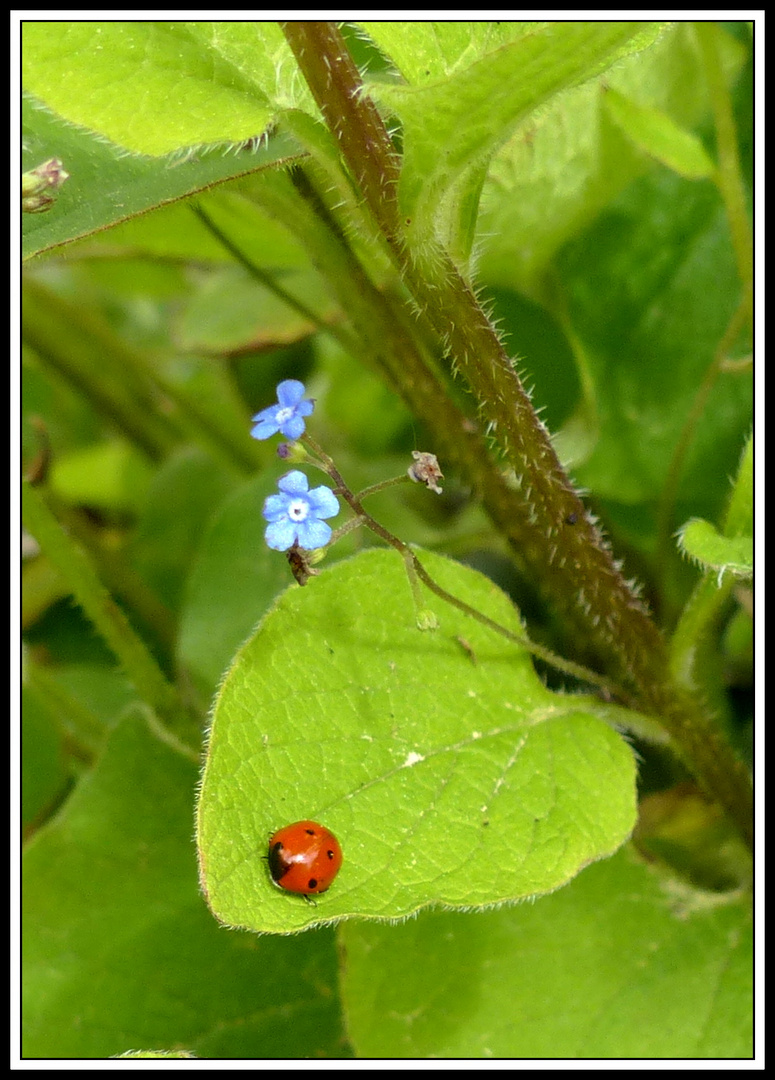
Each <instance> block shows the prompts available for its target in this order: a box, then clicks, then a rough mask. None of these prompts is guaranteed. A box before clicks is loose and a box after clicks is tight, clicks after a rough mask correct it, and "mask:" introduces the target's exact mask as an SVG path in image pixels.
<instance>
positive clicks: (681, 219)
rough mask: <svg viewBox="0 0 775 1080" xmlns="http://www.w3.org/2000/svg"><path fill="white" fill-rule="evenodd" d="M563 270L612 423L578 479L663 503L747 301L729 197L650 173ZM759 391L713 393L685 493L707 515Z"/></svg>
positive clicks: (606, 492) (725, 380)
mask: <svg viewBox="0 0 775 1080" xmlns="http://www.w3.org/2000/svg"><path fill="white" fill-rule="evenodd" d="M657 231H658V232H659V236H660V242H659V244H655V242H654V237H655V234H656V233H657ZM559 265H560V275H561V278H562V283H563V289H564V290H566V295H567V296H568V297H569V305H570V309H571V317H572V320H573V325H574V329H575V330H576V332H577V333H578V335H579V337H580V338H581V340H582V341H583V343H584V347H585V351H586V353H587V356H588V358H589V366H590V372H591V375H592V378H593V379H594V383H595V390H596V395H597V401H598V414H599V418H600V438H599V440H598V442H597V445H596V446H595V449H594V451H593V452H592V454H591V455H590V457H589V458H588V460H587V461H585V462H584V463H583V465H581V466H579V467H578V469H577V476H578V479H579V481H580V482H581V483H583V484H585V485H587V486H589V488H590V489H592V490H593V491H595V492H596V493H597V494H598V495H600V496H601V497H603V498H606V499H611V500H613V501H617V502H620V503H626V504H630V505H632V504H635V503H638V502H649V501H655V500H656V499H658V498H659V496H660V494H661V492H662V488H663V484H664V480H665V476H666V474H667V471H668V469H669V467H670V462H671V461H672V457H673V454H674V453H675V447H676V445H677V444H678V441H679V438H680V436H681V432H682V429H683V426H684V424H685V423H686V418H687V416H688V415H689V413H690V410H691V409H692V407H693V405H694V402H695V399H696V395H697V392H698V388H699V386H700V385H701V383H702V379H703V377H704V375H705V372H706V371H707V369H708V367H709V365H710V364H711V362H712V360H713V357H714V355H715V352H716V350H717V348H718V344H719V342H720V340H721V338H722V336H723V334H724V331H725V330H726V328H727V325H728V322H729V320H730V319H731V317H732V315H733V313H734V310H735V307H736V306H737V303H738V297H739V294H740V284H739V278H738V275H737V268H736V264H735V260H734V254H733V251H732V247H731V244H730V238H729V228H728V224H727V220H726V215H725V213H724V208H723V205H722V203H721V201H720V197H719V195H718V191H717V190H716V188H715V186H714V185H711V184H710V183H709V182H707V181H704V182H703V181H700V182H698V183H691V182H689V181H688V180H685V179H683V178H682V177H679V176H677V175H676V174H674V173H671V172H668V171H666V170H660V171H655V172H653V173H651V174H650V175H648V176H644V177H641V179H639V180H638V181H636V182H635V183H634V184H632V185H631V186H630V187H629V188H628V189H627V191H625V192H623V193H622V195H620V196H619V198H618V199H617V200H616V201H615V202H614V203H612V204H611V206H610V207H609V209H608V210H607V211H606V212H605V213H604V214H602V215H601V216H600V217H599V218H598V220H597V222H596V223H595V224H594V225H593V226H592V227H591V228H590V229H588V230H587V231H586V232H584V233H582V234H580V235H579V236H578V237H577V238H576V239H575V240H574V241H573V242H571V243H569V244H567V245H566V247H565V248H564V250H563V252H562V254H561V255H560V257H559ZM751 390H752V385H751V380H750V379H749V378H747V377H746V376H745V375H740V374H739V373H735V372H728V373H727V372H725V373H722V375H721V376H720V377H719V379H718V380H717V382H716V384H715V386H714V388H713V390H712V391H711V394H710V396H709V398H708V402H707V405H706V407H705V411H704V413H703V417H702V423H701V424H699V425H698V426H697V430H696V433H695V436H694V438H693V440H692V444H691V448H690V452H689V454H688V455H687V460H686V466H685V468H684V471H683V477H682V485H681V489H680V497H681V498H683V497H685V493H686V492H691V498H692V506H691V509H692V511H693V512H695V513H698V514H701V515H703V516H707V517H709V518H711V517H716V516H718V514H719V513H720V512H721V509H722V506H723V503H724V502H725V500H726V498H727V494H728V487H727V484H726V481H725V480H724V477H725V476H728V475H730V474H731V473H732V472H733V471H734V470H735V469H736V467H737V462H738V460H739V454H740V446H741V445H742V443H743V439H744V438H745V435H746V434H747V432H748V431H749V430H750V425H751V410H752V394H751ZM666 403H669V407H667V406H666ZM687 516H688V515H687Z"/></svg>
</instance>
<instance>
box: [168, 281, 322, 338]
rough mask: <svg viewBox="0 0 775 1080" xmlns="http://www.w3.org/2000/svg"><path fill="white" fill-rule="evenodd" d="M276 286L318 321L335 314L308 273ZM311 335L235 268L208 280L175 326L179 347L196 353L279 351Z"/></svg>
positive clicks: (304, 323)
mask: <svg viewBox="0 0 775 1080" xmlns="http://www.w3.org/2000/svg"><path fill="white" fill-rule="evenodd" d="M278 282H279V284H280V285H282V287H283V288H284V289H286V290H287V291H288V292H289V293H290V294H291V295H292V296H293V297H294V298H296V299H298V300H299V301H300V302H303V303H304V304H305V305H307V306H308V307H309V308H311V309H312V311H314V312H315V314H316V315H318V316H319V317H320V319H321V320H324V321H333V320H334V319H335V318H336V317H337V316H338V315H339V312H338V309H337V308H336V306H335V305H334V303H333V301H332V300H331V298H330V296H329V294H328V293H327V291H326V290H325V288H324V286H323V282H322V279H321V278H320V275H319V274H317V273H316V272H315V271H314V270H312V269H306V270H297V271H293V272H290V273H287V274H283V275H282V276H279V275H278ZM316 329H317V326H316V324H315V323H313V322H311V321H310V320H309V319H306V318H305V317H304V316H303V315H302V314H301V313H300V312H298V311H297V310H295V309H294V308H292V307H291V306H290V305H289V304H287V303H286V302H285V301H284V300H282V299H281V298H280V297H278V296H276V295H275V294H274V293H273V292H271V291H270V290H269V289H268V288H266V287H265V286H263V285H261V284H259V283H258V282H257V281H256V280H255V278H253V277H252V276H251V275H250V274H248V272H247V270H245V269H243V268H242V267H241V266H230V267H224V269H223V270H221V271H220V272H216V273H213V274H210V275H209V277H207V278H206V279H205V280H204V281H203V282H202V284H201V287H200V288H198V289H197V290H196V291H195V292H194V294H193V296H192V297H191V298H190V299H189V301H188V303H187V305H186V308H185V310H184V312H183V314H182V317H181V321H180V325H179V330H178V334H179V339H180V344H181V347H182V348H184V349H186V350H191V351H199V352H215V353H221V352H239V351H243V352H248V351H252V350H255V351H258V350H261V349H272V348H280V347H282V346H284V345H291V344H294V343H295V342H296V341H299V340H301V339H302V338H304V337H309V335H310V334H312V333H313V332H314V331H315V330H316Z"/></svg>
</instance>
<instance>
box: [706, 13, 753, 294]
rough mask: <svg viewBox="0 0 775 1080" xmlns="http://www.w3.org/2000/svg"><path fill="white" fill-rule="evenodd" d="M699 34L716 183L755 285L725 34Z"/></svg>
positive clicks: (742, 268) (741, 262) (746, 281)
mask: <svg viewBox="0 0 775 1080" xmlns="http://www.w3.org/2000/svg"><path fill="white" fill-rule="evenodd" d="M695 33H696V34H697V40H698V42H699V45H700V51H701V53H702V59H703V62H704V65H705V77H706V78H707V80H708V89H709V90H710V101H711V107H712V108H713V119H714V121H715V124H716V148H717V152H718V172H717V175H716V180H717V183H718V186H719V190H720V191H721V196H722V198H723V200H724V204H725V206H726V211H727V217H728V219H729V227H730V230H731V233H732V244H733V247H734V249H735V256H736V258H737V269H738V273H739V275H740V280H741V282H742V283H743V286H750V285H751V284H752V282H753V237H752V235H751V226H750V223H749V220H748V212H747V210H746V199H745V185H744V183H743V174H742V170H741V168H740V155H739V152H738V143H737V131H736V128H735V117H734V113H733V111H732V100H731V98H730V96H729V89H728V88H727V83H726V79H725V77H724V69H723V66H722V63H721V51H720V48H719V41H720V39H721V37H722V35H723V34H724V31H723V30H722V29H721V27H720V26H719V25H718V24H717V23H715V22H706V23H702V22H698V23H695Z"/></svg>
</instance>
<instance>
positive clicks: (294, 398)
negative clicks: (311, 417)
mask: <svg viewBox="0 0 775 1080" xmlns="http://www.w3.org/2000/svg"><path fill="white" fill-rule="evenodd" d="M304 393H305V387H304V383H303V382H299V380H298V379H284V380H283V381H282V382H281V383H279V384H278V386H277V400H278V401H279V402H280V404H281V405H282V406H283V408H286V409H287V408H289V407H291V406H294V405H297V404H298V403H299V402H300V401H301V399H302V398H303V397H304ZM305 415H308V414H306V413H305Z"/></svg>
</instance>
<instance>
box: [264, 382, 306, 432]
mask: <svg viewBox="0 0 775 1080" xmlns="http://www.w3.org/2000/svg"><path fill="white" fill-rule="evenodd" d="M305 392H306V391H305V388H304V383H301V382H299V381H298V379H285V380H284V382H281V383H280V384H279V386H278V387H277V402H278V404H277V405H270V406H269V408H268V409H262V410H261V412H260V413H256V415H255V416H254V417H253V423H254V424H255V425H256V426H255V427H254V428H252V429H251V432H250V434H251V435H252V436H253V438H254V439H270V438H271V437H272V435H276V434H277V432H278V431H279V432H281V433H282V434H283V435H284V436H285V438H286V439H292V440H296V439H300V438H301V436H302V435H303V434H304V428H305V424H304V417H305V416H309V414H310V413H311V412H312V410H313V409H314V408H315V403H314V401H309V400H307V401H302V400H301V399H302V398H303V397H304V394H305Z"/></svg>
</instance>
